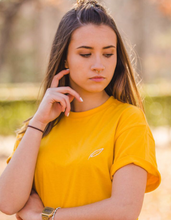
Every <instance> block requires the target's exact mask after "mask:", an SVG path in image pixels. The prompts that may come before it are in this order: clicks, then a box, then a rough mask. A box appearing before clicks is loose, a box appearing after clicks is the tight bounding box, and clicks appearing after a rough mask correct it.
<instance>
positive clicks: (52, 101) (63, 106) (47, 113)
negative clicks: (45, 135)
mask: <svg viewBox="0 0 171 220" xmlns="http://www.w3.org/2000/svg"><path fill="white" fill-rule="evenodd" d="M68 73H69V69H67V70H62V71H61V72H59V73H58V74H57V75H55V76H54V78H53V80H52V83H51V87H50V88H48V89H47V90H46V93H45V95H44V97H43V99H42V101H41V103H40V105H39V108H38V110H37V112H36V113H35V115H34V116H33V118H32V119H31V120H30V122H29V124H30V125H35V126H37V127H38V128H40V129H44V128H45V127H46V125H47V124H48V123H49V122H50V121H53V120H54V119H55V118H57V117H58V116H59V115H60V114H61V112H64V111H65V115H66V116H67V115H68V113H69V112H70V109H71V105H70V102H72V101H73V99H74V98H76V99H77V100H78V101H80V102H82V100H81V99H80V98H81V97H80V95H79V94H78V93H77V92H76V91H75V90H73V89H72V88H70V87H69V86H65V87H58V84H59V80H60V79H61V78H62V77H63V76H64V75H66V74H68ZM64 93H68V94H67V95H66V94H64Z"/></svg>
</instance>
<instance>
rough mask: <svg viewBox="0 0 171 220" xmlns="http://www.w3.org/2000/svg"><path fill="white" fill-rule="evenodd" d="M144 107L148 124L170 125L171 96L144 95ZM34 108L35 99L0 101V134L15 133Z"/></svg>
mask: <svg viewBox="0 0 171 220" xmlns="http://www.w3.org/2000/svg"><path fill="white" fill-rule="evenodd" d="M144 107H145V114H146V117H147V121H148V123H149V125H150V126H153V127H157V126H171V96H156V97H146V98H145V100H144ZM36 109H37V102H36V101H35V100H26V101H23V100H22V101H21V100H19V101H0V117H1V118H0V135H11V134H15V131H16V130H17V129H18V128H20V127H21V126H22V122H23V121H24V120H26V119H28V118H29V117H31V116H32V115H33V114H34V113H35V111H36Z"/></svg>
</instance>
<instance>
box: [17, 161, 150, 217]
mask: <svg viewBox="0 0 171 220" xmlns="http://www.w3.org/2000/svg"><path fill="white" fill-rule="evenodd" d="M146 182H147V172H146V171H145V170H144V169H143V168H141V167H139V166H136V165H134V164H128V165H126V166H124V167H122V168H120V169H119V170H117V171H116V172H115V174H114V177H113V182H112V192H111V197H110V198H107V199H104V200H101V201H99V202H95V203H91V204H88V205H84V206H78V207H72V208H62V207H61V209H58V210H57V212H56V215H55V218H54V219H55V220H67V219H69V220H104V219H105V220H122V219H123V220H136V219H137V218H138V216H139V214H140V211H141V208H142V204H143V198H144V193H145V188H146ZM32 196H33V195H32ZM41 211H43V205H42V202H41V200H40V199H39V200H38V199H37V197H36V196H35V197H34V198H33V197H32V199H31V201H29V202H28V203H27V204H26V206H25V207H24V208H23V209H22V210H21V211H20V212H19V213H17V215H18V216H20V217H21V218H22V219H23V220H30V219H32V220H34V219H35V220H41ZM29 216H30V217H31V216H32V218H29ZM51 219H52V218H51ZM51 219H50V220H51Z"/></svg>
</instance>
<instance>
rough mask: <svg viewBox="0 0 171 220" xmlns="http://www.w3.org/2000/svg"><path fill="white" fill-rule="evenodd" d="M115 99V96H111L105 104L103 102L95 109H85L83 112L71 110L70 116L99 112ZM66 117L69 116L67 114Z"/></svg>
mask: <svg viewBox="0 0 171 220" xmlns="http://www.w3.org/2000/svg"><path fill="white" fill-rule="evenodd" d="M113 100H114V97H113V96H110V97H109V98H108V99H107V100H106V101H105V102H104V103H103V104H101V105H99V106H97V107H95V108H93V109H90V110H87V111H83V112H73V111H70V114H69V117H68V118H81V117H85V116H89V115H91V114H94V113H97V112H98V111H100V110H102V109H104V108H106V107H107V106H108V105H110V104H111V103H112V102H113ZM65 117H67V116H65Z"/></svg>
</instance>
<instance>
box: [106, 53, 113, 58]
mask: <svg viewBox="0 0 171 220" xmlns="http://www.w3.org/2000/svg"><path fill="white" fill-rule="evenodd" d="M104 55H105V57H111V56H112V55H113V53H110V54H104Z"/></svg>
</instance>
